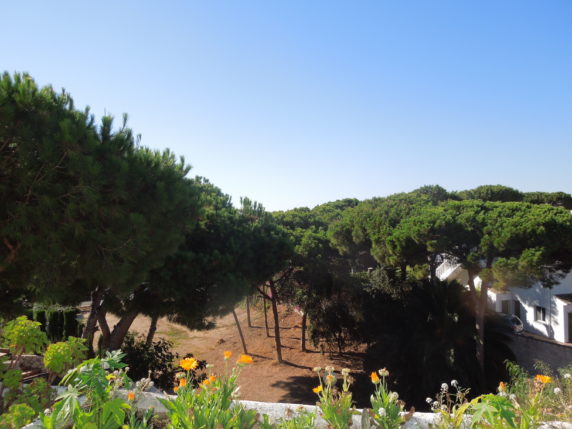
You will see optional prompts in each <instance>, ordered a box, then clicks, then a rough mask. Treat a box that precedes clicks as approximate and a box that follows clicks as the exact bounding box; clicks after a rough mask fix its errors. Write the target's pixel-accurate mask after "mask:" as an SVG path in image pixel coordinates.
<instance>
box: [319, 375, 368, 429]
mask: <svg viewBox="0 0 572 429" xmlns="http://www.w3.org/2000/svg"><path fill="white" fill-rule="evenodd" d="M314 371H315V372H316V373H317V374H318V378H319V380H320V384H319V385H318V386H317V387H315V388H314V389H313V390H314V393H316V394H317V395H318V397H319V398H320V401H319V402H318V403H317V404H316V405H317V406H318V407H319V408H320V410H321V412H322V417H323V418H324V420H326V421H327V422H328V424H329V425H330V426H331V427H332V428H334V429H346V428H349V427H350V426H351V423H352V416H353V415H355V414H357V411H356V410H355V408H354V406H353V404H352V394H351V392H350V385H351V383H352V379H351V378H350V375H349V373H350V371H349V369H347V368H344V369H342V371H341V374H342V389H341V390H339V389H338V388H337V386H336V384H337V377H336V373H335V370H334V368H333V367H331V366H327V367H326V369H325V372H324V374H323V375H322V369H321V368H314Z"/></svg>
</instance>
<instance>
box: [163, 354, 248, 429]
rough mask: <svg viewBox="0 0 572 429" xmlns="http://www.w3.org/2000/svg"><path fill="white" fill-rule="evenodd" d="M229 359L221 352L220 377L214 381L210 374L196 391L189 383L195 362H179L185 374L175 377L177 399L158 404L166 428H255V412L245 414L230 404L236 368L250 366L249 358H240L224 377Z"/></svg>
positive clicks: (235, 387) (233, 395)
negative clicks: (167, 422) (222, 369)
mask: <svg viewBox="0 0 572 429" xmlns="http://www.w3.org/2000/svg"><path fill="white" fill-rule="evenodd" d="M230 357H231V354H230V352H225V374H224V375H222V376H220V377H217V376H215V375H214V374H210V375H209V376H208V377H207V378H205V379H204V381H203V382H202V383H201V384H200V386H199V387H196V388H195V387H194V385H193V383H192V377H193V375H192V372H191V371H193V370H195V369H197V367H198V364H199V363H198V361H197V360H196V359H194V358H187V359H183V360H182V361H181V362H180V364H181V368H182V369H184V370H185V373H184V376H181V377H179V379H178V380H179V385H178V386H177V387H175V391H176V392H177V397H176V398H175V399H171V400H161V402H162V403H163V405H165V407H166V408H167V413H168V415H169V417H170V419H171V423H170V425H169V428H171V429H179V428H185V429H186V428H202V429H215V428H217V429H218V428H221V429H234V428H243V429H249V428H252V427H253V426H254V425H255V423H256V417H257V413H256V411H254V410H245V409H244V408H243V407H242V406H241V405H239V404H234V405H233V404H232V400H233V399H235V398H237V392H238V383H237V381H238V375H239V373H240V367H241V366H243V365H247V364H249V363H251V362H252V358H251V357H250V356H248V355H241V357H240V358H239V359H238V361H237V363H238V366H237V367H234V368H233V369H232V370H231V372H230V374H228V368H227V367H226V362H227V361H228V359H230ZM189 410H192V412H189Z"/></svg>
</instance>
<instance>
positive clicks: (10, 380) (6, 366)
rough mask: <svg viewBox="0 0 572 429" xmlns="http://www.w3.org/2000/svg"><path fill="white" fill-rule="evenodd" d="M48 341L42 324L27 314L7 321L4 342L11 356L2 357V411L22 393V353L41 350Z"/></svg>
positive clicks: (0, 393)
mask: <svg viewBox="0 0 572 429" xmlns="http://www.w3.org/2000/svg"><path fill="white" fill-rule="evenodd" d="M47 342H48V339H47V337H46V334H45V333H44V332H42V330H41V329H40V324H39V323H38V322H34V321H32V320H28V318H27V317H26V316H20V317H18V318H16V319H14V320H11V321H9V322H7V323H6V325H4V327H3V328H2V344H3V345H5V346H7V347H8V349H9V351H10V354H11V358H10V359H8V358H7V357H4V358H0V382H1V385H0V413H2V412H4V411H5V410H6V409H7V408H8V407H10V405H12V404H13V403H15V402H16V400H17V399H18V397H19V396H20V395H21V394H22V371H21V370H20V369H19V368H18V364H19V362H20V359H21V357H22V355H23V354H24V353H38V352H41V351H42V350H43V349H44V347H45V346H46V344H47ZM6 389H8V391H7V392H6Z"/></svg>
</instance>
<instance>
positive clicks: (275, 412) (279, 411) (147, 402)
mask: <svg viewBox="0 0 572 429" xmlns="http://www.w3.org/2000/svg"><path fill="white" fill-rule="evenodd" d="M60 389H61V388H60ZM121 395H123V396H124V397H126V396H127V392H121ZM168 397H169V396H168V395H164V394H159V393H150V392H144V393H143V394H142V395H141V396H140V397H139V398H138V400H137V401H136V402H135V406H136V407H137V409H139V410H142V411H144V410H148V409H149V408H153V409H154V410H155V412H156V413H157V414H164V413H166V412H167V410H166V408H165V407H164V405H163V404H161V402H160V400H159V399H166V398H168ZM237 402H238V403H240V404H242V406H243V407H244V408H246V409H248V410H256V411H257V412H258V413H259V414H260V415H263V414H267V415H268V417H269V418H270V421H271V422H272V423H275V422H277V421H278V420H280V419H284V418H286V419H288V418H292V417H293V416H294V415H296V414H298V413H299V412H301V411H303V410H306V411H308V412H311V413H312V412H316V411H317V413H316V414H318V415H319V414H320V412H319V410H317V407H316V406H313V405H299V404H282V403H273V402H258V401H237ZM356 411H357V414H356V415H355V416H353V422H352V426H351V427H352V428H356V429H357V428H363V429H367V428H369V427H370V426H369V425H366V424H362V412H363V410H361V409H358V410H356ZM437 419H438V415H437V414H434V413H414V414H413V417H412V418H411V419H410V420H409V421H408V422H407V423H405V424H404V425H403V426H402V428H403V429H431V425H432V424H435V423H436V422H437ZM464 426H465V429H469V426H470V425H469V424H468V423H467V424H466V425H464ZM41 427H42V426H41V424H40V422H39V421H36V422H34V423H31V424H29V425H27V426H25V429H40V428H41ZM314 427H315V428H317V429H326V428H327V427H328V425H327V423H326V421H325V420H324V419H322V418H321V417H318V418H316V420H315V423H314ZM539 429H572V423H563V422H550V423H545V424H543V425H542V426H540V427H539Z"/></svg>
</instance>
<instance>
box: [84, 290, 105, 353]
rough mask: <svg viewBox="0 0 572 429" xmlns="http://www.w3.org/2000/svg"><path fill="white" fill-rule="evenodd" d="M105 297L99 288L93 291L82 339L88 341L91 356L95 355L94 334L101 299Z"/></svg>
mask: <svg viewBox="0 0 572 429" xmlns="http://www.w3.org/2000/svg"><path fill="white" fill-rule="evenodd" d="M102 297H103V289H102V288H101V287H100V286H98V287H96V288H95V289H94V290H92V291H91V308H90V310H89V316H88V317H87V321H86V323H85V327H84V328H83V332H82V334H81V337H82V338H84V339H85V340H86V343H87V346H88V347H89V352H90V354H92V355H93V334H94V333H95V325H96V324H97V312H98V311H99V310H100V305H101V298H102Z"/></svg>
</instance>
